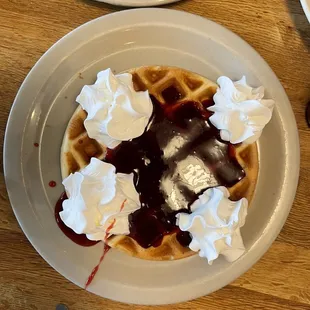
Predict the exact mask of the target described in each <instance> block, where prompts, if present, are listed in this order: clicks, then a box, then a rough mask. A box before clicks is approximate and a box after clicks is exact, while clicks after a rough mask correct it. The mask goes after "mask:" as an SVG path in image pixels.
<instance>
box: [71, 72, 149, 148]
mask: <svg viewBox="0 0 310 310" xmlns="http://www.w3.org/2000/svg"><path fill="white" fill-rule="evenodd" d="M76 101H77V102H78V103H79V104H80V105H81V106H82V108H83V110H85V111H86V112H87V118H86V120H85V121H84V126H85V128H86V131H87V133H88V135H89V137H90V138H93V139H95V140H97V141H98V142H99V143H102V144H104V145H106V146H107V147H108V148H111V149H112V148H115V147H116V146H117V145H118V144H120V143H121V142H122V141H128V140H130V139H133V138H136V137H139V136H141V135H142V134H143V132H144V130H145V127H146V126H147V124H148V122H149V119H150V117H151V115H152V112H153V105H152V102H151V99H150V96H149V93H148V91H144V92H142V91H141V92H136V91H135V90H134V87H133V82H132V75H131V74H129V73H124V74H118V75H114V74H113V73H112V71H111V69H107V70H104V71H101V72H99V73H98V75H97V81H96V82H95V84H93V85H85V86H84V87H83V89H82V91H81V93H80V94H79V95H78V96H77V98H76Z"/></svg>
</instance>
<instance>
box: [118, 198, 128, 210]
mask: <svg viewBox="0 0 310 310" xmlns="http://www.w3.org/2000/svg"><path fill="white" fill-rule="evenodd" d="M126 201H127V199H125V200H124V201H123V203H122V205H121V208H120V209H119V212H122V211H123V209H124V207H125V203H126Z"/></svg>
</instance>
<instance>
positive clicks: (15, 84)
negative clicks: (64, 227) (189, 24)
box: [0, 0, 310, 310]
mask: <svg viewBox="0 0 310 310" xmlns="http://www.w3.org/2000/svg"><path fill="white" fill-rule="evenodd" d="M166 7H168V8H173V9H177V10H184V11H187V12H190V13H194V14H198V15H201V16H204V17H206V18H209V19H211V20H213V21H215V22H217V23H219V24H222V25H224V26H226V27H227V28H229V29H231V30H232V31H234V32H235V33H237V34H238V35H239V36H241V37H242V38H243V39H245V40H246V41H247V42H248V43H250V44H251V45H252V46H253V47H254V48H255V49H256V50H257V51H258V52H259V53H260V54H261V55H262V56H263V57H264V58H265V60H266V61H267V62H268V63H269V65H270V66H271V68H272V69H273V70H274V71H275V73H276V74H277V76H278V77H279V79H280V81H281V82H282V84H283V86H284V87H285V90H286V92H287V94H288V96H289V98H290V100H291V103H292V106H293V110H294V113H295V116H296V119H297V123H298V128H299V135H300V142H301V173H300V182H299V187H298V191H297V196H296V200H295V203H294V206H293V208H292V211H291V213H290V216H289V218H288V221H287V223H286V225H285V226H284V228H283V230H282V232H281V234H280V235H279V237H278V238H277V240H276V241H275V243H274V244H273V245H272V247H271V248H270V249H269V251H268V252H267V253H266V254H265V255H264V257H263V258H262V259H261V260H260V261H259V262H258V263H257V264H256V265H255V266H254V267H253V268H251V269H250V270H249V271H248V272H247V273H246V274H244V275H243V276H242V277H240V278H239V279H238V280H236V281H235V282H233V283H231V284H230V285H228V286H227V287H225V288H223V289H221V290H219V291H217V292H215V293H213V294H211V295H209V296H206V297H203V298H199V299H197V300H194V301H191V302H187V303H182V304H178V305H171V306H159V307H148V306H134V305H126V304H122V303H118V302H114V301H110V300H107V299H103V298H100V297H98V296H95V295H93V294H91V293H88V292H87V291H85V290H82V289H80V288H78V287H77V286H75V285H74V284H72V283H70V282H69V281H68V280H66V279H65V278H64V277H62V276H61V275H60V274H58V273H57V272H56V271H55V270H53V269H52V268H51V267H50V266H49V265H48V264H47V263H46V262H45V261H44V260H43V259H42V258H41V257H40V255H39V254H38V253H37V252H36V251H35V250H34V248H33V247H32V246H31V244H30V243H29V241H28V240H27V239H26V237H25V236H24V234H23V232H22V231H21V229H20V227H19V225H18V223H17V221H16V219H15V217H14V214H13V212H12V209H11V207H10V202H9V200H8V197H7V193H6V189H5V184H4V179H3V167H1V176H0V309H1V310H2V309H22V310H28V309H42V310H49V309H55V308H56V305H57V304H59V303H63V304H66V305H67V306H68V307H69V309H70V310H73V309H77V310H80V309H82V310H84V309H94V310H97V309H98V310H99V309H100V310H101V309H116V310H125V309H136V310H137V309H139V310H145V309H151V308H154V309H162V310H163V309H169V310H175V309H184V310H185V309H208V310H213V309H214V310H215V309H222V310H226V309H227V310H228V309H229V310H231V309H238V310H239V309H240V310H241V309H270V310H277V309H279V310H283V309H294V310H295V309H296V310H297V309H310V234H309V230H310V189H309V188H310V129H309V128H308V126H307V124H306V122H305V107H306V104H307V102H308V101H309V100H310V57H309V56H310V55H309V48H310V26H309V24H308V22H307V20H306V17H305V15H304V13H303V11H302V8H301V5H300V3H299V1H298V0H187V1H186V0H184V1H181V2H178V3H175V4H172V5H167V6H166ZM121 9H124V8H119V7H114V6H111V5H107V4H103V3H97V2H94V1H90V0H89V1H88V0H46V1H43V0H0V104H1V109H0V119H1V121H0V135H1V154H0V155H1V158H2V144H3V137H4V132H5V126H6V122H7V117H8V114H9V111H10V107H11V105H12V102H13V100H14V97H15V95H16V92H17V90H18V88H19V87H20V85H21V83H22V81H23V79H24V78H25V76H26V74H27V73H28V72H29V70H30V69H31V68H32V66H33V65H34V64H35V62H36V61H37V60H38V59H39V58H40V57H41V56H42V54H43V53H44V52H45V51H46V50H47V49H48V48H49V47H50V46H51V45H52V44H53V43H55V42H56V41H57V40H58V39H60V38H61V37H62V36H64V35H65V34H67V33H68V32H69V31H71V30H73V29H74V28H76V27H77V26H79V25H81V24H83V23H85V22H87V21H89V20H91V19H94V18H96V17H99V16H102V15H105V14H108V13H111V12H115V11H118V10H121Z"/></svg>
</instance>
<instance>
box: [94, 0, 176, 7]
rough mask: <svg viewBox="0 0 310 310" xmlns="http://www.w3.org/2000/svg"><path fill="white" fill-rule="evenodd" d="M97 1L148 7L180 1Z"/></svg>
mask: <svg viewBox="0 0 310 310" xmlns="http://www.w3.org/2000/svg"><path fill="white" fill-rule="evenodd" d="M96 1H99V2H105V3H108V4H113V5H120V6H132V7H147V6H158V5H164V4H169V3H173V2H177V1H180V0H96Z"/></svg>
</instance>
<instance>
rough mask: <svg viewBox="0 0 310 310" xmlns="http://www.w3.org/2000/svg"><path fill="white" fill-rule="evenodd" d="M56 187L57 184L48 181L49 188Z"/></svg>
mask: <svg viewBox="0 0 310 310" xmlns="http://www.w3.org/2000/svg"><path fill="white" fill-rule="evenodd" d="M56 185H57V183H56V182H55V181H50V182H49V183H48V186H49V187H56Z"/></svg>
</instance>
